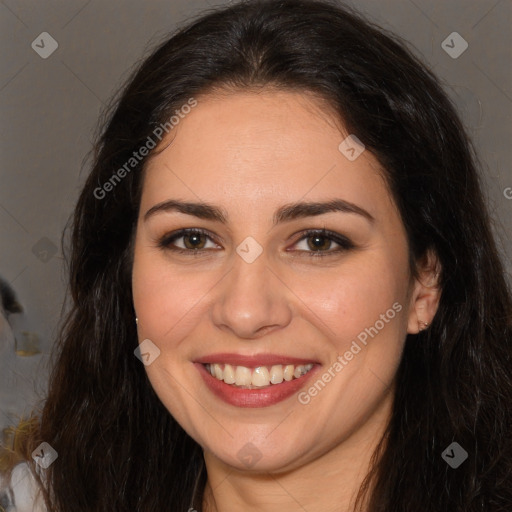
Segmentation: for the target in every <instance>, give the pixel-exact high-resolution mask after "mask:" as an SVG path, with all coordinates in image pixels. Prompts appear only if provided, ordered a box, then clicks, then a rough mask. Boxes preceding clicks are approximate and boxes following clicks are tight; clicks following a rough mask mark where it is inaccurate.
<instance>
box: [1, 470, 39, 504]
mask: <svg viewBox="0 0 512 512" xmlns="http://www.w3.org/2000/svg"><path fill="white" fill-rule="evenodd" d="M2 507H3V509H2ZM3 510H5V512H46V506H45V505H44V499H43V496H42V493H41V492H40V489H39V486H38V483H37V481H36V479H35V478H34V476H33V475H32V473H31V472H30V469H29V467H28V465H27V463H26V462H22V463H20V464H18V465H17V466H15V467H14V468H13V470H12V472H11V477H10V478H6V477H2V476H0V511H2V512H3Z"/></svg>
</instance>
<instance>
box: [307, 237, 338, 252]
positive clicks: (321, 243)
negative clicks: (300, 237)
mask: <svg viewBox="0 0 512 512" xmlns="http://www.w3.org/2000/svg"><path fill="white" fill-rule="evenodd" d="M307 240H308V247H309V248H310V249H311V250H312V251H324V250H328V249H330V248H331V243H332V240H331V239H329V238H327V237H325V236H322V235H311V236H308V238H307Z"/></svg>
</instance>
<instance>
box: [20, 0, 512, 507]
mask: <svg viewBox="0 0 512 512" xmlns="http://www.w3.org/2000/svg"><path fill="white" fill-rule="evenodd" d="M476 167H477V166H476V157H475V155H474V151H473V150H472V147H471V145H470V142H469V140H468V137H467V135H466V134H465V131H464V128H463V126H462V125H461V122H460V121H459V118H458V116H457V114H456V113H455V110H454V108H453V106H452V104H451V103H450V101H449V100H448V99H447V97H446V95H445V93H444V92H443V91H442V90H441V87H440V86H439V84H438V82H437V80H436V78H435V77H434V76H433V75H432V74H431V73H430V72H429V71H428V70H427V69H425V67H424V66H423V65H422V64H421V63H420V62H418V61H417V60H416V58H415V57H413V56H412V55H411V54H410V53H409V52H408V51H407V50H406V49H405V48H404V46H403V45H402V44H401V43H400V42H399V41H398V40H397V39H396V38H395V37H394V36H391V35H389V34H386V33H385V32H384V31H383V30H382V29H380V28H378V27H375V26H373V25H372V24H370V23H368V22H367V21H364V20H363V19H361V18H360V17H359V16H358V15H356V14H355V13H353V12H351V11H349V10H348V9H347V8H344V7H343V8H342V7H340V6H338V5H337V4H335V3H334V2H327V1H315V0H283V1H256V2H248V3H241V4H236V5H233V6H231V7H229V8H226V9H223V10H217V11H213V12H211V13H209V14H207V15H205V16H203V17H202V18H201V19H199V20H197V21H195V22H193V23H191V24H190V25H189V26H187V27H185V28H183V29H182V30H180V31H179V33H177V34H176V35H174V36H173V37H172V38H171V39H169V40H168V41H167V42H165V43H164V44H163V45H161V46H160V48H158V49H157V50H156V51H155V52H154V53H153V54H152V55H151V56H150V57H149V58H148V59H147V60H146V61H145V62H144V63H143V64H142V66H141V67H140V69H139V70H138V71H137V72H136V73H135V74H134V76H133V77H132V78H131V79H130V81H129V83H128V85H127V86H126V88H125V89H124V91H123V92H122V94H121V96H120V98H119V99H118V101H117V102H116V104H115V106H114V107H113V110H112V112H111V114H110V116H109V118H108V121H107V122H106V125H105V128H104V130H103V132H102V134H101V136H100V138H99V141H98V144H97V151H96V154H95V162H94V166H93V169H92V171H91V173H90V175H89V177H88V180H87V182H86V184H85V186H84V189H83V191H82V193H81V196H80V199H79V202H78V205H77V207H76V211H75V215H74V222H73V232H72V240H71V254H70V285H71V286H70V290H71V297H72V310H71V312H70V313H69V315H68V317H67V318H66V321H65V323H64V326H63V328H62V331H61V335H60V338H59V343H58V359H57V361H56V364H55V369H54V372H53V375H52V378H51V385H50V390H49V395H48V399H47V401H46V403H45V405H44V409H43V411H42V415H41V418H40V421H38V422H35V424H36V427H35V428H34V429H33V432H32V434H31V435H30V436H27V441H26V443H25V456H26V457H27V459H28V460H29V461H31V460H32V458H31V457H30V455H31V453H32V451H33V450H36V455H35V456H34V458H33V459H35V460H37V458H38V452H37V450H40V448H39V446H40V444H41V443H43V442H45V443H48V445H44V446H45V447H46V446H49V447H50V448H51V449H52V450H53V451H54V452H55V454H58V456H57V458H56V459H55V457H53V461H52V463H50V464H48V468H47V469H45V472H44V475H43V476H41V478H44V482H43V483H44V485H43V486H42V487H43V488H44V490H45V499H46V506H47V508H48V510H55V511H67V510H73V511H86V510H87V511H92V510H94V511H107V510H108V511H111V510H116V511H121V510H127V511H128V510H130V511H131V510H141V511H149V510H155V511H156V510H158V511H161V510H172V511H182V510H183V511H186V510H198V511H200V510H202V511H217V512H230V511H232V510H246V511H253V510H265V511H270V512H273V511H277V510H279V511H282V510H287V511H294V510H297V511H298V510H308V511H312V512H313V511H319V510H343V511H352V510H361V511H368V512H370V511H371V512H375V511H401V510H415V511H436V512H439V511H448V510H449V511H451V512H453V511H457V512H462V511H464V512H468V511H484V510H485V511H491V510H492V511H498V510H500V511H504V510H509V509H510V508H511V506H512V480H511V474H512V472H511V461H512V451H511V441H510V438H511V436H510V427H511V413H510V409H509V404H510V402H511V399H512V385H511V377H510V368H511V366H510V365H511V359H512V358H511V355H512V354H511V310H512V308H511V295H510V291H509V289H508V287H507V284H506V281H505V279H504V277H503V268H502V264H501V262H500V260H499V257H498V254H497V250H496V246H495V243H494V241H493V238H492V234H491V229H490V221H489V217H488V214H487V210H486V206H485V204H484V202H483V200H482V194H481V190H480V184H479V177H478V174H477V170H476ZM134 354H135V355H134ZM39 457H41V453H39ZM30 464H32V465H34V466H35V465H37V463H32V462H30ZM39 473H40V471H38V472H37V474H39Z"/></svg>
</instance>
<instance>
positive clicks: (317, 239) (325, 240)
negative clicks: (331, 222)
mask: <svg viewBox="0 0 512 512" xmlns="http://www.w3.org/2000/svg"><path fill="white" fill-rule="evenodd" d="M294 247H295V249H294V251H293V252H298V253H299V254H300V253H303V254H304V255H308V256H329V255H336V254H340V253H342V252H344V251H349V250H350V249H354V248H355V245H354V244H353V243H352V242H351V241H350V240H349V239H348V238H347V237H345V236H343V235H340V234H339V233H334V232H332V231H327V230H325V229H321V230H310V231H306V232H305V233H303V236H302V238H300V239H299V240H298V241H297V242H295V244H294Z"/></svg>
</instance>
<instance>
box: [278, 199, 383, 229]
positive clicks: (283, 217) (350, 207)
mask: <svg viewBox="0 0 512 512" xmlns="http://www.w3.org/2000/svg"><path fill="white" fill-rule="evenodd" d="M329 212H342V213H355V214H356V215H361V216H362V217H364V218H365V219H366V220H368V221H369V222H371V223H373V222H375V218H374V217H373V216H372V215H371V214H370V213H369V212H367V211H366V210H365V209H364V208H361V207H360V206H357V205H356V204H354V203H350V202H349V201H345V200H344V199H333V200H332V201H326V202H301V203H292V204H288V205H285V206H282V207H281V208H279V209H278V210H277V211H276V213H275V214H274V225H276V224H279V223H281V222H287V221H290V220H294V219H299V218H303V217H313V216H316V215H323V214H324V213H329Z"/></svg>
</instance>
